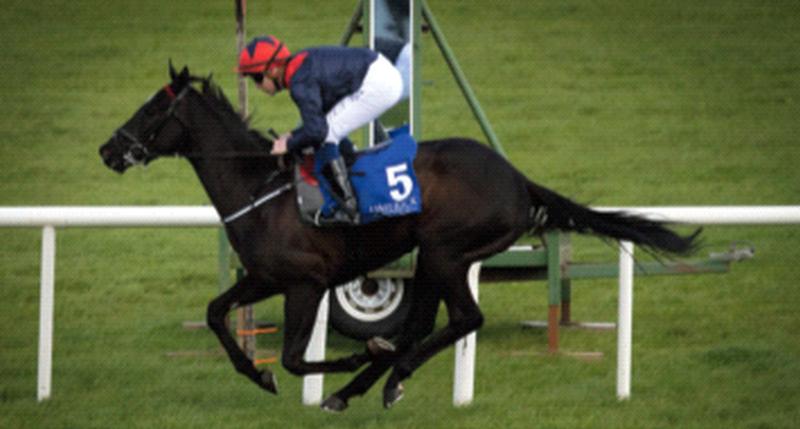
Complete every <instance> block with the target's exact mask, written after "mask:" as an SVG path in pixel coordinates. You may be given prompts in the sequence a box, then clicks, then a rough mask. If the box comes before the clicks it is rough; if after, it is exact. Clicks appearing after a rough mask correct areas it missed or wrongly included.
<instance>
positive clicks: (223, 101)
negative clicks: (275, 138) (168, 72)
mask: <svg viewBox="0 0 800 429" xmlns="http://www.w3.org/2000/svg"><path fill="white" fill-rule="evenodd" d="M191 81H193V82H200V83H201V84H202V87H201V92H200V94H201V95H202V96H203V100H204V101H205V102H206V104H207V105H208V106H209V107H210V110H211V111H212V112H214V113H215V114H216V115H217V117H218V118H219V119H220V122H221V123H222V124H223V126H224V127H225V128H226V130H227V131H228V132H229V133H230V134H231V137H232V138H233V139H234V140H235V141H236V142H243V143H244V142H246V143H247V144H248V146H255V147H257V148H260V149H264V148H269V147H271V146H272V141H271V140H270V139H267V138H265V137H264V136H263V135H262V134H261V133H260V132H258V131H256V130H254V129H251V128H250V121H249V118H245V117H242V115H240V114H239V112H237V111H236V109H235V108H234V107H233V104H231V102H230V100H228V97H226V96H225V93H224V92H223V91H222V88H221V87H220V86H219V85H217V84H216V83H215V82H214V80H213V78H212V76H208V77H195V76H193V77H191Z"/></svg>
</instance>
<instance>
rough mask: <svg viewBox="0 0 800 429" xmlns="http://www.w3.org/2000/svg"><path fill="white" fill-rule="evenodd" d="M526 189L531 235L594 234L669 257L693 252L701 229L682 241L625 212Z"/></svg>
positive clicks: (530, 187) (660, 225)
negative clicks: (554, 232)
mask: <svg viewBox="0 0 800 429" xmlns="http://www.w3.org/2000/svg"><path fill="white" fill-rule="evenodd" d="M527 187H528V193H529V194H530V197H531V204H532V206H531V209H530V224H529V227H530V229H531V230H533V231H534V232H541V231H548V230H554V229H559V230H562V231H573V232H577V233H581V234H596V235H601V236H606V237H611V238H615V239H617V240H629V241H632V242H634V243H636V244H638V245H640V246H644V247H645V248H649V249H651V250H654V251H663V252H669V253H683V254H685V253H690V252H692V251H693V250H694V249H695V244H696V242H695V239H696V238H697V236H698V234H699V233H700V229H698V230H696V231H695V232H694V233H692V234H691V235H689V236H686V237H681V236H680V235H678V234H676V233H675V232H673V231H671V230H670V229H668V228H666V227H664V224H663V223H661V222H656V221H652V220H649V219H645V218H643V217H639V216H635V215H632V214H629V213H625V212H599V211H596V210H592V209H590V208H588V207H585V206H582V205H580V204H578V203H576V202H574V201H571V200H570V199H568V198H565V197H563V196H561V195H559V194H557V193H555V192H553V191H551V190H549V189H547V188H544V187H542V186H539V185H537V184H535V183H533V182H530V181H528V185H527Z"/></svg>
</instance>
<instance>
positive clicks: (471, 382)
mask: <svg viewBox="0 0 800 429" xmlns="http://www.w3.org/2000/svg"><path fill="white" fill-rule="evenodd" d="M480 273H481V264H480V262H476V263H474V264H472V266H471V267H470V268H469V274H468V275H467V279H468V280H467V281H468V282H469V290H470V291H471V292H472V297H473V298H475V302H476V303H477V302H478V283H479V278H480ZM476 346H477V333H475V332H473V333H471V334H469V335H467V336H466V337H464V338H462V339H460V340H458V341H457V342H456V344H455V348H456V359H455V370H454V374H453V405H455V406H457V407H459V406H466V405H469V404H471V403H472V397H473V393H474V391H475V350H476V348H477V347H476Z"/></svg>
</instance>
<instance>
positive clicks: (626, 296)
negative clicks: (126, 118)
mask: <svg viewBox="0 0 800 429" xmlns="http://www.w3.org/2000/svg"><path fill="white" fill-rule="evenodd" d="M596 209H597V210H623V211H627V212H630V213H634V214H638V215H643V216H646V217H648V218H651V219H653V220H661V221H666V222H674V223H687V224H696V225H778V224H783V225H788V224H800V206H691V207H688V206H687V207H596ZM219 226H221V221H220V218H219V215H218V214H217V212H216V210H215V209H214V208H213V207H210V206H138V207H136V206H134V207H127V206H95V207H81V206H61V207H58V206H51V207H0V227H12V228H13V227H16V228H19V227H38V228H42V254H41V280H40V288H41V294H40V304H39V367H38V382H37V383H38V384H37V386H38V389H37V398H38V400H39V401H43V400H45V399H47V398H49V397H50V395H51V380H52V340H53V303H54V291H55V257H56V247H55V243H56V240H55V235H56V232H55V229H56V228H65V227H112V228H121V227H126V228H127V227H219ZM621 246H622V250H621V252H620V308H619V313H620V315H619V317H620V320H619V322H620V323H619V325H618V327H619V328H618V329H619V333H618V356H617V363H618V368H617V369H618V370H617V397H618V398H620V399H627V398H628V397H630V366H631V334H632V320H633V317H632V315H633V308H632V302H633V270H631V269H628V267H630V266H632V262H631V261H632V254H633V246H632V245H630V244H629V243H621ZM477 270H479V268H475V269H474V270H473V272H474V273H477ZM473 276H474V277H477V274H473ZM472 282H474V289H473V293H474V294H475V296H476V297H477V292H478V290H477V281H476V280H474V279H473V280H472V281H471V283H472ZM322 320H324V318H320V321H322ZM314 337H315V338H320V339H321V340H322V341H323V344H321V345H320V344H317V343H318V341H319V340H318V341H315V342H314V343H312V344H310V345H309V348H310V349H311V348H312V347H315V349H314V350H315V351H313V352H309V354H310V356H309V357H311V356H315V357H317V358H319V356H324V335H320V334H317V335H315V336H314ZM320 346H321V349H320V348H319V347H320ZM456 347H457V350H458V353H457V354H456V355H457V364H456V380H455V382H454V403H455V404H456V405H466V404H469V403H470V402H471V401H472V393H473V388H472V387H473V383H474V360H475V347H476V346H475V337H474V336H473V337H471V338H469V339H464V340H462V342H459V344H457V345H456ZM320 350H322V351H321V352H320ZM313 380H314V381H311V382H309V384H311V385H314V386H315V387H314V388H313V389H312V390H314V393H313V395H306V393H304V402H306V403H319V398H321V395H322V389H321V382H322V380H321V378H315V379H313ZM311 396H314V397H313V398H312V397H311Z"/></svg>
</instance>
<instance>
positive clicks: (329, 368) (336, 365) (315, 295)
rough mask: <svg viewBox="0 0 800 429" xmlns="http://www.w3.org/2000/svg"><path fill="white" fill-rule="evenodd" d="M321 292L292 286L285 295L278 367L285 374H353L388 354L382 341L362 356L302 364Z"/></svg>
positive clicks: (371, 343)
mask: <svg viewBox="0 0 800 429" xmlns="http://www.w3.org/2000/svg"><path fill="white" fill-rule="evenodd" d="M324 293H325V291H324V289H321V288H314V287H313V286H309V285H303V286H293V287H291V288H289V289H288V290H287V291H286V301H285V303H284V312H283V313H284V314H283V317H284V322H285V323H284V325H285V326H284V340H283V352H282V354H281V363H282V364H283V366H284V367H285V368H286V370H287V371H289V372H291V373H292V374H295V375H306V374H313V373H329V372H352V371H355V370H357V369H359V368H361V367H362V366H363V365H364V364H366V363H367V362H370V361H372V360H375V359H377V358H378V357H380V356H382V355H384V354H385V353H388V352H390V351H391V350H389V347H391V344H390V343H388V342H386V341H385V340H383V341H382V340H380V339H372V340H370V341H368V342H367V347H366V348H365V350H364V351H363V352H361V353H354V354H352V355H351V356H349V357H346V358H341V359H335V360H327V361H320V362H309V361H306V360H305V351H306V348H307V347H308V343H309V341H310V340H311V334H312V332H313V330H314V324H315V321H316V318H317V310H318V308H319V303H320V301H321V300H322V296H323V294H324Z"/></svg>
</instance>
